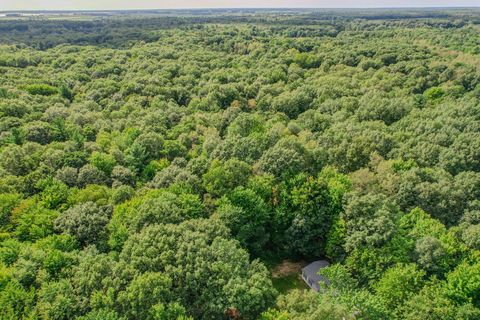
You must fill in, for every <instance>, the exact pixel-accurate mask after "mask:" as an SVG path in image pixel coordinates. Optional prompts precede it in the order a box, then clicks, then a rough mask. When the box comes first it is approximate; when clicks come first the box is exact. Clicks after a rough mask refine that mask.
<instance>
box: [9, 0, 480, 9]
mask: <svg viewBox="0 0 480 320" xmlns="http://www.w3.org/2000/svg"><path fill="white" fill-rule="evenodd" d="M463 6H476V7H479V6H480V0H0V11H4V10H86V9H89V10H109V9H115V10H122V9H163V8H165V9H174V8H284V7H288V8H293V7H299V8H302V7H303V8H376V7H381V8H383V7H463Z"/></svg>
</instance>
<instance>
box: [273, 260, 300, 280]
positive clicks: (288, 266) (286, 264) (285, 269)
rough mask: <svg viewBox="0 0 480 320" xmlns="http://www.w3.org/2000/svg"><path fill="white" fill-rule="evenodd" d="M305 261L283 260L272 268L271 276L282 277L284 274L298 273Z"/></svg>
mask: <svg viewBox="0 0 480 320" xmlns="http://www.w3.org/2000/svg"><path fill="white" fill-rule="evenodd" d="M306 265H307V263H306V262H305V261H296V262H293V261H290V260H283V261H282V263H280V264H279V265H277V266H276V267H275V268H274V269H273V270H272V278H274V279H275V278H282V277H285V276H289V275H292V274H300V273H301V272H302V268H303V267H305V266H306Z"/></svg>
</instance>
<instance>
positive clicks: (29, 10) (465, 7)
mask: <svg viewBox="0 0 480 320" xmlns="http://www.w3.org/2000/svg"><path fill="white" fill-rule="evenodd" d="M471 8H478V9H480V4H479V5H472V6H448V5H447V6H408V7H405V6H384V7H380V6H378V7H377V6H364V7H177V8H166V7H165V8H138V9H87V8H85V9H83V8H78V9H20V10H13V9H9V10H0V12H49V11H51V12H71V11H84V12H88V11H91V12H97V11H154V10H158V11H160V10H165V11H167V10H169V11H171V10H179V11H180V10H218V9H226V10H252V9H262V10H269V9H270V10H278V9H282V10H295V9H300V10H302V9H303V10H318V9H328V10H339V9H340V10H345V9H350V10H356V9H380V10H382V9H471Z"/></svg>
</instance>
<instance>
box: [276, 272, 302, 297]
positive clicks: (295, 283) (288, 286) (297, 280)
mask: <svg viewBox="0 0 480 320" xmlns="http://www.w3.org/2000/svg"><path fill="white" fill-rule="evenodd" d="M272 282H273V286H274V287H275V289H277V290H278V292H280V293H282V294H285V293H287V292H288V291H290V290H293V289H308V287H307V285H306V284H305V282H304V281H303V280H302V278H301V276H300V274H290V275H287V276H283V277H279V278H273V279H272Z"/></svg>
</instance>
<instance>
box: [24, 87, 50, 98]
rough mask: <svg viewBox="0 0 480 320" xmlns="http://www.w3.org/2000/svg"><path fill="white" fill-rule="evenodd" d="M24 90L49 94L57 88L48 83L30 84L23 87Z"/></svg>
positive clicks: (44, 94) (34, 93) (43, 94)
mask: <svg viewBox="0 0 480 320" xmlns="http://www.w3.org/2000/svg"><path fill="white" fill-rule="evenodd" d="M25 90H26V91H27V92H28V93H30V94H33V95H42V96H50V95H52V94H56V93H57V88H55V87H52V86H50V85H48V84H30V85H28V86H26V87H25Z"/></svg>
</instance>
